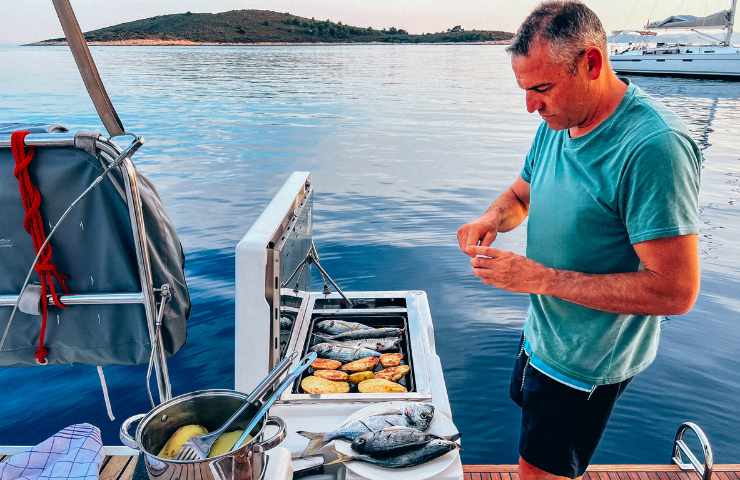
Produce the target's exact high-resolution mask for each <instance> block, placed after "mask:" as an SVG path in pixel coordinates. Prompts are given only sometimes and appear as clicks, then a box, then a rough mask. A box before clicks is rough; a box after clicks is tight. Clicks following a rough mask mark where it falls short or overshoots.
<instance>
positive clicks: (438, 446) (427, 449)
mask: <svg viewBox="0 0 740 480" xmlns="http://www.w3.org/2000/svg"><path fill="white" fill-rule="evenodd" d="M458 447H459V445H458V444H457V443H455V442H453V441H450V440H443V439H434V440H431V441H429V442H427V443H426V444H424V445H422V446H420V447H417V448H411V449H410V450H405V451H402V452H399V453H395V454H391V455H388V456H382V457H380V456H378V457H374V456H371V455H363V454H358V455H344V454H342V453H340V452H337V451H336V449H335V450H334V451H335V452H336V455H337V459H336V460H334V461H333V462H329V463H327V465H334V464H337V463H346V462H352V461H355V460H357V461H361V462H367V463H372V464H373V465H378V466H380V467H385V468H406V467H415V466H417V465H421V464H422V463H426V462H428V461H430V460H434V459H435V458H438V457H441V456H442V455H444V454H445V453H447V452H451V451H452V450H455V449H456V448H458Z"/></svg>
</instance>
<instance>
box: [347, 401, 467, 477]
mask: <svg viewBox="0 0 740 480" xmlns="http://www.w3.org/2000/svg"><path fill="white" fill-rule="evenodd" d="M406 403H409V402H402V401H400V402H383V403H374V404H372V405H369V406H367V407H365V408H363V409H361V410H358V411H357V412H355V413H353V414H352V415H350V416H349V417H348V418H347V420H346V421H345V422H344V424H347V423H350V422H353V421H355V420H357V419H359V418H363V417H367V416H370V415H375V414H378V413H383V412H386V411H388V410H389V409H391V408H393V407H397V406H399V405H403V404H406ZM427 432H428V433H432V434H434V435H439V436H449V435H454V434H455V433H457V428H455V424H454V423H452V420H451V419H450V417H448V416H447V415H445V414H444V413H442V412H440V411H439V410H438V409H436V408H435V410H434V418H433V419H432V424H431V425H430V426H429V430H427ZM334 444H335V447H336V449H337V451H338V452H339V453H341V454H343V455H357V454H358V453H357V452H355V451H354V450H352V443H351V442H347V441H345V440H334ZM459 454H460V453H459V451H458V450H457V449H455V450H453V451H451V452H447V453H445V454H444V455H442V456H441V457H437V458H435V459H434V460H431V461H429V462H426V463H423V464H421V465H417V466H415V467H407V468H384V467H380V466H378V465H373V464H372V463H367V462H361V461H354V462H347V463H345V464H344V465H345V466H346V467H347V470H350V471H352V472H353V473H355V474H357V475H361V476H362V477H365V478H367V479H369V480H373V479H383V480H387V479H388V478H393V480H424V479H426V478H431V477H434V476H436V475H439V474H440V473H442V472H444V471H445V470H446V469H447V468H448V467H449V466H450V465H451V464H452V462H454V461H455V459H456V458H457V456H458V455H459Z"/></svg>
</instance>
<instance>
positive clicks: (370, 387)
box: [357, 378, 408, 393]
mask: <svg viewBox="0 0 740 480" xmlns="http://www.w3.org/2000/svg"><path fill="white" fill-rule="evenodd" d="M357 389H358V390H359V391H360V393H406V392H408V390H406V387H404V386H403V385H399V384H397V383H394V382H391V381H390V380H386V379H384V378H372V379H370V380H365V381H364V382H360V384H359V385H357Z"/></svg>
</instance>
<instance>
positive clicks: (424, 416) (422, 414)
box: [421, 412, 429, 418]
mask: <svg viewBox="0 0 740 480" xmlns="http://www.w3.org/2000/svg"><path fill="white" fill-rule="evenodd" d="M421 416H422V418H429V412H421Z"/></svg>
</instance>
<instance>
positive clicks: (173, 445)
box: [157, 425, 208, 458]
mask: <svg viewBox="0 0 740 480" xmlns="http://www.w3.org/2000/svg"><path fill="white" fill-rule="evenodd" d="M206 433H208V430H206V427H204V426H202V425H183V426H182V427H180V428H178V429H177V430H176V431H175V433H173V434H172V436H171V437H170V439H169V440H167V443H165V444H164V447H162V450H160V451H159V453H158V454H157V456H158V457H161V458H175V457H176V456H177V454H178V453H180V450H181V449H182V446H183V445H185V442H187V441H188V440H190V439H191V438H193V437H195V436H197V435H205V434H206Z"/></svg>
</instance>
